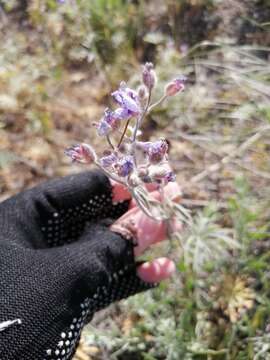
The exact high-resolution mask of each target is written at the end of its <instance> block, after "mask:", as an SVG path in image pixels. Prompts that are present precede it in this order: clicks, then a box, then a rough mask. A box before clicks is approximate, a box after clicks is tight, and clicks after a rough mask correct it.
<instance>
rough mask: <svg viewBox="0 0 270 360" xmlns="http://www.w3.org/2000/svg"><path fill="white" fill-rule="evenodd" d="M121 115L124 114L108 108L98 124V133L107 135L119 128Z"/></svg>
mask: <svg viewBox="0 0 270 360" xmlns="http://www.w3.org/2000/svg"><path fill="white" fill-rule="evenodd" d="M120 115H121V116H122V117H123V114H117V113H116V114H115V112H113V111H111V110H110V109H106V110H105V111H104V116H103V118H102V119H101V121H100V123H99V124H98V126H97V131H98V135H99V136H106V135H108V134H109V133H110V132H112V131H114V130H116V129H118V127H119V126H120V120H121V116H120Z"/></svg>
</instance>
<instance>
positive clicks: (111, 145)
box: [106, 135, 114, 150]
mask: <svg viewBox="0 0 270 360" xmlns="http://www.w3.org/2000/svg"><path fill="white" fill-rule="evenodd" d="M106 138H107V141H108V144H109V145H110V147H111V148H112V149H113V150H114V146H113V143H112V141H111V138H110V135H107V136H106Z"/></svg>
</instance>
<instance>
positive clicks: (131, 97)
mask: <svg viewBox="0 0 270 360" xmlns="http://www.w3.org/2000/svg"><path fill="white" fill-rule="evenodd" d="M112 97H113V98H114V100H115V101H116V102H117V104H118V105H120V106H121V107H122V108H123V109H124V110H125V111H126V112H127V114H128V115H129V116H137V115H138V114H140V113H141V111H142V109H141V105H140V101H139V97H138V94H137V93H136V91H134V90H132V89H130V88H128V87H127V86H126V85H125V84H124V83H121V85H120V88H119V90H116V91H114V92H113V93H112Z"/></svg>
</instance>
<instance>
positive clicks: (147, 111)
mask: <svg viewBox="0 0 270 360" xmlns="http://www.w3.org/2000/svg"><path fill="white" fill-rule="evenodd" d="M151 96H152V90H151V89H150V90H149V93H148V99H147V103H146V106H145V108H144V110H143V112H142V114H141V116H140V117H139V118H137V121H136V125H135V130H134V132H133V138H132V142H135V141H136V137H137V132H138V129H139V126H140V125H141V122H142V121H143V119H144V117H145V115H146V114H148V113H149V110H148V108H149V105H150V101H151Z"/></svg>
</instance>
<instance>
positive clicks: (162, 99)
mask: <svg viewBox="0 0 270 360" xmlns="http://www.w3.org/2000/svg"><path fill="white" fill-rule="evenodd" d="M167 97H168V95H166V94H164V95H163V96H162V97H161V98H160V99H159V100H158V101H157V102H156V103H154V104H152V105H151V106H150V107H149V109H148V111H147V114H149V113H150V112H151V111H152V110H153V109H154V107H156V106H158V105H160V104H161V103H163V101H164V100H166V99H167Z"/></svg>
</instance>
